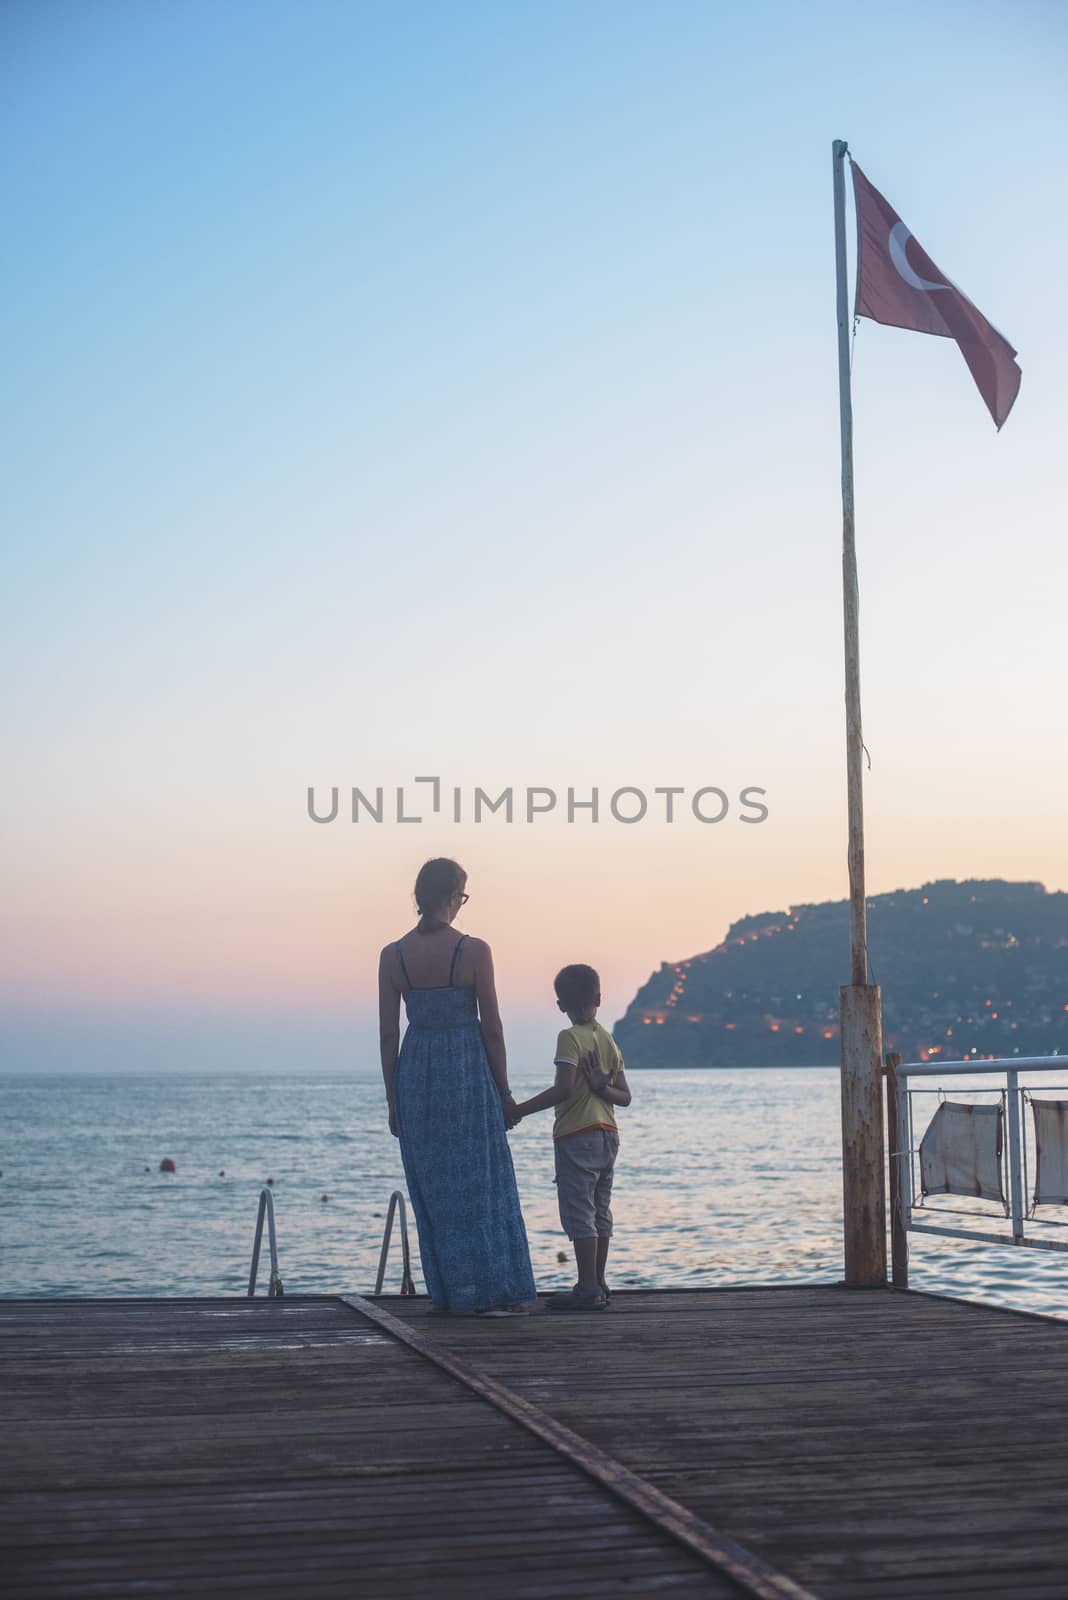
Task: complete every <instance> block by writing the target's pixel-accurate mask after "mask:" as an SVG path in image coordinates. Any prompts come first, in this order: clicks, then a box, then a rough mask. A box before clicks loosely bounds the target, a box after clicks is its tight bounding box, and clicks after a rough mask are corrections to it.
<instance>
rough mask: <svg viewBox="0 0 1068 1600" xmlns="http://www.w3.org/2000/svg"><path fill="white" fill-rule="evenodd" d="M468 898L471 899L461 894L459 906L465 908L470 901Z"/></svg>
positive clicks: (467, 895)
mask: <svg viewBox="0 0 1068 1600" xmlns="http://www.w3.org/2000/svg"><path fill="white" fill-rule="evenodd" d="M470 898H471V896H470V895H469V894H462V895H461V896H460V904H461V905H462V906H465V905H466V904H467V902H468V901H469V900H470Z"/></svg>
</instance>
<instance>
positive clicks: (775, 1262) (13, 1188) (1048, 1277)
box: [0, 1069, 1068, 1316]
mask: <svg viewBox="0 0 1068 1600" xmlns="http://www.w3.org/2000/svg"><path fill="white" fill-rule="evenodd" d="M630 1077H631V1083H632V1088H633V1090H634V1101H633V1104H632V1105H631V1106H630V1107H629V1108H628V1109H625V1110H623V1111H622V1112H621V1113H620V1116H619V1120H620V1127H621V1149H620V1156H619V1162H618V1165H617V1168H616V1195H615V1200H614V1213H615V1221H616V1236H615V1239H614V1241H613V1247H612V1257H611V1260H610V1263H609V1279H610V1281H611V1282H614V1283H615V1284H617V1285H620V1286H621V1285H628V1284H629V1285H641V1286H658V1287H665V1286H670V1285H694V1284H728V1283H797V1282H818V1281H822V1282H834V1281H836V1280H837V1279H839V1278H840V1277H841V1170H840V1151H839V1120H838V1119H839V1102H838V1075H837V1072H836V1071H833V1070H831V1069H813V1070H802V1071H789V1072H786V1071H762V1072H758V1071H738V1072H723V1071H716V1072H700V1071H679V1072H633V1073H632V1074H630ZM520 1087H521V1088H529V1087H530V1086H527V1085H521V1086H520ZM535 1087H537V1086H535ZM0 1097H2V1107H0V1109H2V1133H0V1138H2V1147H0V1150H2V1153H0V1169H2V1174H3V1175H2V1177H0V1295H91V1294H98V1295H131V1294H160V1295H163V1294H166V1295H183V1294H241V1293H243V1292H244V1291H245V1289H246V1288H247V1281H248V1270H249V1261H250V1256H251V1248H252V1235H253V1227H254V1223H255V1214H256V1205H257V1198H258V1195H259V1191H260V1188H261V1186H262V1185H263V1183H264V1182H265V1180H266V1179H267V1178H268V1177H270V1178H273V1179H274V1184H273V1189H274V1197H275V1208H276V1215H277V1223H278V1241H279V1256H280V1265H281V1273H282V1279H283V1282H284V1284H285V1288H286V1290H287V1292H289V1293H332V1292H361V1291H367V1290H369V1289H371V1288H373V1286H374V1278H375V1271H376V1268H377V1263H378V1252H379V1248H380V1245H381V1239H382V1228H383V1218H384V1213H385V1210H386V1204H387V1201H388V1198H389V1194H390V1191H391V1189H393V1188H403V1173H402V1169H401V1164H400V1156H399V1152H398V1149H397V1144H396V1141H395V1140H394V1139H393V1138H391V1137H390V1134H389V1132H388V1129H387V1128H386V1122H385V1115H384V1098H383V1093H382V1086H381V1080H375V1079H371V1078H311V1077H304V1078H269V1079H259V1080H256V1079H253V1078H252V1077H250V1076H248V1075H241V1076H237V1075H235V1076H232V1077H213V1078H199V1077H163V1076H160V1077H126V1076H123V1077H83V1076H79V1077H69V1078H60V1077H47V1078H32V1077H10V1078H4V1079H0ZM932 1109H933V1107H932ZM551 1124H552V1118H551V1113H549V1112H546V1113H543V1114H542V1115H540V1116H537V1117H532V1118H531V1119H529V1120H528V1121H526V1122H524V1123H522V1124H521V1125H520V1127H519V1128H518V1129H517V1130H516V1131H515V1132H514V1133H513V1134H512V1136H511V1138H512V1150H513V1154H514V1158H515V1164H516V1173H517V1176H518V1180H519V1190H520V1197H521V1199H522V1202H523V1211H524V1215H525V1217H526V1222H527V1230H528V1233H529V1236H530V1244H531V1253H532V1256H533V1259H534V1270H535V1275H536V1277H537V1280H538V1285H539V1287H540V1288H543V1289H550V1288H557V1287H561V1286H566V1285H568V1284H570V1283H571V1282H573V1281H574V1274H573V1271H572V1267H571V1264H570V1260H567V1261H565V1262H563V1263H562V1262H560V1261H559V1260H558V1253H559V1252H561V1251H563V1250H566V1249H567V1248H568V1245H567V1240H566V1238H565V1237H564V1236H563V1234H562V1233H561V1232H560V1227H559V1221H558V1218H557V1214H556V1191H555V1188H554V1187H553V1182H552V1137H551ZM442 1137H443V1138H447V1137H448V1130H447V1129H445V1128H443V1129H442ZM166 1156H169V1157H170V1158H171V1159H172V1160H173V1161H174V1162H175V1164H176V1166H177V1173H176V1175H174V1176H166V1175H163V1174H161V1173H160V1172H159V1170H158V1169H159V1164H160V1161H161V1159H162V1158H163V1157H166ZM223 1174H225V1175H223ZM975 1204H976V1206H978V1208H979V1209H981V1210H983V1211H984V1212H985V1214H986V1217H987V1220H986V1223H985V1226H987V1227H990V1226H991V1225H993V1226H995V1227H1003V1226H1004V1219H1003V1217H1001V1216H1000V1215H999V1210H998V1208H997V1207H993V1206H987V1205H984V1203H982V1202H977V1203H975ZM1046 1215H1047V1216H1050V1217H1054V1216H1056V1213H1053V1212H1047V1213H1046ZM1057 1220H1059V1218H1057ZM974 1226H976V1227H982V1226H984V1223H982V1222H979V1221H976V1222H975V1223H974ZM413 1231H414V1225H413ZM1045 1231H1047V1232H1052V1229H1049V1228H1047V1229H1046V1230H1045ZM1065 1236H1066V1237H1068V1227H1066V1228H1065ZM413 1247H416V1241H415V1239H414V1237H413ZM416 1263H417V1264H418V1253H417V1248H416ZM910 1265H911V1273H912V1280H911V1281H912V1284H913V1286H914V1287H916V1288H921V1289H931V1290H935V1291H938V1292H941V1293H946V1294H958V1295H961V1296H966V1297H968V1298H971V1299H977V1300H986V1301H993V1302H997V1303H999V1304H1002V1305H1010V1306H1017V1307H1022V1308H1025V1309H1030V1310H1035V1311H1044V1312H1051V1313H1054V1314H1056V1315H1059V1316H1068V1257H1065V1256H1057V1255H1052V1254H1046V1253H1044V1252H1041V1251H1027V1250H1013V1249H1011V1248H1001V1247H994V1248H991V1247H987V1246H984V1245H977V1244H970V1243H963V1242H957V1241H952V1240H945V1241H941V1240H934V1239H923V1240H921V1239H918V1238H915V1237H914V1238H913V1240H912V1254H911V1264H910ZM266 1267H267V1259H266V1251H265V1254H264V1259H263V1262H262V1265H261V1273H262V1277H261V1291H262V1292H265V1290H266V1278H267V1274H266V1270H265V1269H266ZM399 1271H400V1258H399V1252H398V1253H396V1254H394V1255H393V1257H392V1258H391V1262H390V1267H389V1272H388V1275H387V1281H386V1287H387V1288H389V1287H397V1286H398V1284H399ZM417 1276H418V1273H417ZM418 1281H419V1286H420V1288H422V1281H421V1279H418Z"/></svg>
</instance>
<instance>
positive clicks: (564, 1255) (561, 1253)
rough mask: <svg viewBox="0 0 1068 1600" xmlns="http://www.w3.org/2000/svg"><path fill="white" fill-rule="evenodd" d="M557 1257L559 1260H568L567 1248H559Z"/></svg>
mask: <svg viewBox="0 0 1068 1600" xmlns="http://www.w3.org/2000/svg"><path fill="white" fill-rule="evenodd" d="M556 1259H557V1261H566V1260H567V1251H566V1250H558V1251H557V1252H556Z"/></svg>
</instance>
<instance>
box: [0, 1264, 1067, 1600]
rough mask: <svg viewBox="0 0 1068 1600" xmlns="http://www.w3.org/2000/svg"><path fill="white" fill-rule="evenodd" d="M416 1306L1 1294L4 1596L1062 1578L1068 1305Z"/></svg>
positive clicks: (569, 1592) (881, 1300)
mask: <svg viewBox="0 0 1068 1600" xmlns="http://www.w3.org/2000/svg"><path fill="white" fill-rule="evenodd" d="M427 1311H428V1304H427V1302H426V1301H425V1300H422V1299H419V1300H402V1299H400V1298H393V1297H385V1296H384V1297H381V1298H380V1299H378V1300H375V1301H373V1302H367V1301H360V1300H359V1299H355V1298H347V1297H341V1296H337V1297H335V1296H322V1297H295V1298H286V1299H283V1300H276V1301H268V1300H265V1299H261V1300H253V1301H250V1300H242V1299H218V1300H162V1299H154V1300H6V1301H5V1300H0V1396H2V1398H0V1419H2V1422H3V1441H4V1448H3V1451H2V1454H0V1564H2V1570H3V1573H4V1578H3V1592H4V1594H5V1595H6V1596H9V1597H11V1600H15V1597H22V1596H26V1597H35V1600H59V1597H62V1600H78V1597H83V1596H84V1597H89V1596H100V1597H103V1596H127V1595H129V1596H133V1595H138V1596H184V1595H192V1594H194V1593H196V1594H199V1595H204V1596H212V1595H216V1594H217V1595H227V1596H229V1595H239V1594H243V1595H248V1596H257V1597H258V1596H263V1597H264V1600H282V1597H286V1596H293V1597H294V1600H305V1597H307V1600H314V1597H317V1596H319V1595H323V1596H342V1595H345V1596H355V1597H358V1600H394V1597H396V1600H404V1597H407V1596H409V1595H412V1596H414V1595H416V1594H418V1595H419V1596H420V1597H421V1600H436V1597H441V1600H447V1597H452V1596H460V1595H464V1596H466V1597H470V1600H497V1597H501V1600H504V1597H509V1600H568V1597H575V1600H578V1597H584V1596H589V1597H591V1600H595V1597H600V1596H608V1595H618V1594H623V1595H634V1596H645V1595H658V1596H659V1595H665V1596H668V1597H670V1600H676V1597H687V1600H688V1597H690V1596H694V1597H697V1596H707V1597H710V1600H717V1597H723V1600H726V1597H735V1600H737V1597H738V1596H745V1595H761V1596H768V1597H781V1600H789V1597H793V1600H798V1597H799V1596H801V1595H804V1594H808V1595H816V1596H822V1597H824V1600H933V1597H935V1596H938V1597H940V1600H941V1597H947V1600H949V1597H964V1596H981V1597H984V1600H995V1597H1004V1600H1016V1597H1020V1600H1063V1597H1064V1596H1065V1595H1068V1452H1066V1451H1065V1449H1064V1446H1063V1441H1064V1439H1065V1438H1068V1323H1065V1322H1061V1321H1057V1320H1053V1319H1044V1318H1037V1317H1032V1316H1027V1315H1024V1314H1018V1313H1013V1312H1005V1311H998V1310H994V1309H992V1308H986V1307H981V1306H976V1305H973V1304H969V1303H966V1302H955V1301H949V1300H942V1299H936V1298H933V1297H930V1296H926V1295H922V1294H914V1293H897V1292H893V1291H889V1290H887V1291H847V1290H844V1289H841V1288H837V1287H833V1286H829V1285H828V1286H818V1287H811V1288H808V1287H806V1288H784V1289H761V1288H755V1289H723V1290H705V1291H694V1292H671V1291H666V1292H638V1291H635V1292H633V1293H623V1294H617V1295H616V1296H615V1298H614V1301H613V1305H612V1307H611V1309H610V1310H609V1311H608V1312H607V1313H606V1314H604V1315H602V1316H597V1317H576V1318H558V1317H549V1316H533V1317H526V1318H515V1319H489V1320H486V1319H450V1318H430V1317H428V1316H427ZM406 1340H407V1341H408V1342H405V1341H406ZM621 1497H622V1498H621Z"/></svg>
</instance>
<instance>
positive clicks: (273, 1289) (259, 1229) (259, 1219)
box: [248, 1189, 283, 1300]
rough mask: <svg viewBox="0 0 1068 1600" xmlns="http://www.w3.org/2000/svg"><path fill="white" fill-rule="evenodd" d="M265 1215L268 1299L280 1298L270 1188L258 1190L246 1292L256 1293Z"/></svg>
mask: <svg viewBox="0 0 1068 1600" xmlns="http://www.w3.org/2000/svg"><path fill="white" fill-rule="evenodd" d="M265 1213H266V1216H267V1244H268V1247H269V1249H270V1252H271V1281H270V1283H269V1284H268V1287H267V1298H268V1300H280V1299H281V1298H282V1293H283V1291H282V1280H281V1278H280V1277H279V1275H278V1240H277V1238H276V1237H275V1231H274V1196H273V1195H272V1193H271V1191H270V1189H261V1190H260V1208H259V1211H258V1212H257V1213H256V1237H255V1240H254V1241H253V1245H252V1268H251V1270H250V1272H249V1275H248V1292H249V1297H250V1298H251V1297H252V1296H253V1295H254V1294H255V1293H256V1274H257V1272H258V1271H259V1265H260V1245H261V1243H262V1242H263V1218H264V1214H265Z"/></svg>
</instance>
